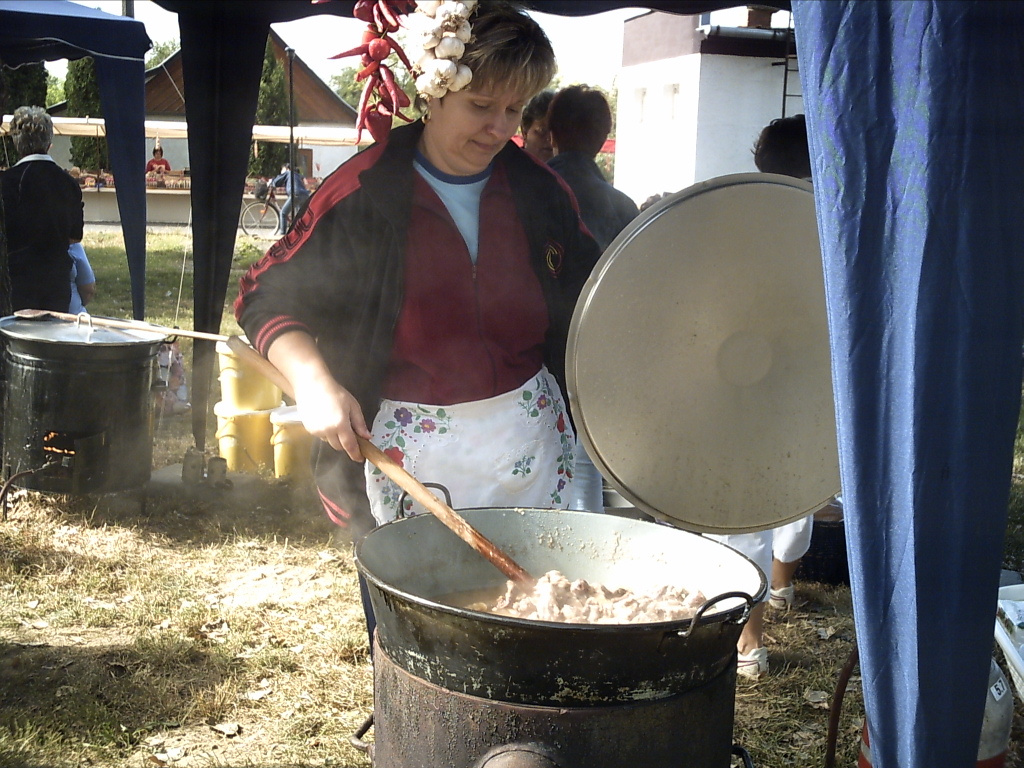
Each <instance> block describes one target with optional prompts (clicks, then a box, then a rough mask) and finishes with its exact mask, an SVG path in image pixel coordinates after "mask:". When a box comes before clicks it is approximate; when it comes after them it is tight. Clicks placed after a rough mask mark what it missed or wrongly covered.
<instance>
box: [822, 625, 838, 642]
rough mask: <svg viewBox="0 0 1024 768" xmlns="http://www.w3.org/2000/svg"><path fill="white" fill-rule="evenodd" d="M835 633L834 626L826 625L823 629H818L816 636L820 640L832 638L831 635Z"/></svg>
mask: <svg viewBox="0 0 1024 768" xmlns="http://www.w3.org/2000/svg"><path fill="white" fill-rule="evenodd" d="M835 633H836V628H835V627H826V628H825V629H819V630H818V637H820V638H821V639H822V640H830V639H832V635H834V634H835Z"/></svg>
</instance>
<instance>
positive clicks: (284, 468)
mask: <svg viewBox="0 0 1024 768" xmlns="http://www.w3.org/2000/svg"><path fill="white" fill-rule="evenodd" d="M270 423H271V424H272V425H273V435H272V436H271V438H270V442H271V443H272V444H273V446H274V475H275V477H290V478H292V479H295V480H306V479H309V478H310V477H312V475H313V471H312V469H311V467H310V466H309V455H310V453H311V452H312V450H313V436H312V435H311V434H309V432H307V431H306V428H305V427H304V426H302V420H301V419H300V418H299V412H298V408H297V407H296V406H294V405H286V406H282V407H280V408H275V409H274V410H273V411H271V412H270Z"/></svg>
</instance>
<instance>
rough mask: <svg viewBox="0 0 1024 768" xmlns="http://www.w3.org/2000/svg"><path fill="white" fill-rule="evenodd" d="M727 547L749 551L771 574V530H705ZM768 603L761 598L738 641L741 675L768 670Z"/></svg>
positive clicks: (738, 550)
mask: <svg viewBox="0 0 1024 768" xmlns="http://www.w3.org/2000/svg"><path fill="white" fill-rule="evenodd" d="M705 535H706V536H707V538H709V539H714V540H715V541H718V542H720V543H722V544H725V545H726V546H727V547H731V548H732V549H734V550H736V551H737V552H740V553H741V554H744V555H746V556H747V557H749V558H750V559H751V560H753V561H754V563H755V564H756V565H757V567H758V568H760V569H761V572H762V573H763V574H764V576H765V580H768V578H769V570H770V569H771V562H772V531H770V530H768V531H754V532H752V533H739V534H705ZM764 611H765V604H764V602H760V603H758V604H757V605H755V606H754V607H753V608H752V609H751V610H750V616H749V617H748V618H747V623H746V624H744V625H743V630H742V631H741V632H740V637H739V640H737V642H736V651H737V654H738V655H737V660H736V673H737V674H738V675H740V676H741V677H747V678H751V679H757V678H759V677H760V676H761V675H763V674H765V673H766V672H767V671H768V651H767V650H766V649H765V647H764Z"/></svg>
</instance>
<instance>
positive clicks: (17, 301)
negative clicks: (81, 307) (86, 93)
mask: <svg viewBox="0 0 1024 768" xmlns="http://www.w3.org/2000/svg"><path fill="white" fill-rule="evenodd" d="M11 137H12V138H13V140H14V148H15V149H16V150H17V151H18V154H19V155H21V159H20V160H18V162H17V163H15V164H14V165H13V166H11V167H10V168H8V169H7V170H6V171H4V172H3V173H2V174H0V195H3V211H4V221H3V228H4V230H5V232H6V234H7V249H8V251H7V260H8V273H9V277H10V281H11V297H10V298H11V309H12V310H14V311H16V310H19V309H49V310H53V311H56V312H67V311H68V307H69V306H70V304H71V282H70V281H69V279H68V276H69V275H70V274H71V263H72V262H71V256H70V255H69V254H68V246H70V245H71V244H72V243H77V242H80V241H81V239H82V232H83V229H84V227H85V212H84V207H83V204H82V190H81V188H80V187H79V186H78V182H76V181H75V180H74V179H73V178H71V176H70V174H68V172H67V171H65V170H64V169H63V168H61V167H60V166H59V165H57V164H56V163H55V162H54V161H53V158H52V157H50V155H49V154H48V153H49V151H50V145H51V144H52V143H53V122H52V121H51V120H50V116H49V115H48V114H47V113H46V110H45V109H43V108H42V107H18V109H16V110H15V111H14V115H13V117H12V118H11Z"/></svg>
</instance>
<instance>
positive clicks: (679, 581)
mask: <svg viewBox="0 0 1024 768" xmlns="http://www.w3.org/2000/svg"><path fill="white" fill-rule="evenodd" d="M459 512H460V514H461V515H463V516H464V517H465V518H466V520H467V521H468V522H469V523H470V524H471V525H472V526H474V527H475V528H477V529H478V530H479V531H480V532H481V533H482V534H483V535H484V536H486V537H487V538H488V539H490V540H491V541H493V542H494V543H495V544H496V545H497V546H498V547H499V548H501V549H502V550H503V551H504V552H506V553H507V554H508V555H509V556H510V557H512V559H513V560H515V561H516V562H517V563H519V565H521V566H522V567H523V568H525V569H526V570H527V571H528V572H530V573H531V574H532V575H534V576H540V575H542V574H544V573H545V572H547V571H549V570H553V569H557V570H560V571H562V572H563V573H564V574H566V576H568V577H569V578H570V579H580V578H582V579H586V580H587V581H589V582H591V583H593V584H604V585H605V586H608V587H612V588H614V587H628V588H631V589H634V590H644V591H646V590H652V591H653V589H656V588H657V587H660V586H663V585H665V584H670V585H676V586H683V587H686V588H689V589H699V590H701V591H702V592H703V593H704V595H705V596H706V597H707V598H708V599H709V602H710V605H708V606H707V607H706V609H704V610H702V612H701V613H699V614H698V616H697V617H695V618H694V619H693V620H690V619H686V620H679V621H670V622H659V623H650V624H562V623H554V622H543V621H529V620H523V619H516V618H511V617H507V616H498V615H495V614H490V613H484V612H480V611H472V610H468V609H465V608H459V607H456V606H455V605H453V604H451V602H449V601H450V598H451V596H452V595H454V594H457V593H464V592H467V591H475V590H484V589H489V588H494V589H499V588H501V586H502V585H503V584H504V583H505V579H504V576H503V575H502V574H501V573H499V572H498V571H497V570H496V569H495V568H494V566H492V565H491V564H490V563H489V562H488V561H486V560H485V559H484V558H482V557H481V556H480V555H479V554H478V553H477V552H476V551H475V550H473V549H472V548H470V547H467V546H466V545H465V543H464V542H462V541H461V540H460V539H458V538H457V537H456V536H455V535H454V534H453V533H452V532H451V531H449V530H448V529H447V528H446V527H445V526H444V525H443V524H441V523H440V522H439V521H438V520H437V519H436V518H434V517H433V516H431V515H419V516H416V517H411V518H407V519H404V520H396V521H394V522H391V523H388V524H386V525H383V526H381V527H379V528H376V529H374V530H373V531H371V532H370V533H369V534H367V536H366V537H364V538H363V539H362V540H361V541H360V542H359V543H358V545H357V546H356V555H355V559H356V566H357V567H358V568H359V570H360V572H361V573H362V574H363V575H364V576H365V578H366V580H367V582H368V583H369V586H370V599H371V602H372V604H373V610H374V614H375V616H376V618H377V643H378V646H379V647H380V648H381V649H382V650H383V651H384V652H385V653H386V654H387V655H388V657H389V658H390V659H391V660H393V661H394V662H395V663H396V664H397V665H398V666H399V667H401V668H403V669H405V670H407V671H408V672H410V673H411V674H413V675H416V676H417V677H419V678H422V679H423V680H426V681H428V682H430V683H434V684H436V685H439V686H441V687H443V688H446V689H448V690H451V691H457V692H461V693H466V694H470V695H473V696H478V697H481V698H485V699H494V700H500V701H504V702H512V703H520V704H533V705H539V706H563V707H566V706H601V705H608V706H611V705H617V704H621V703H628V702H637V701H651V700H657V699H661V698H666V697H670V696H675V695H678V694H680V693H684V692H686V691H689V690H692V689H696V688H698V687H700V686H703V685H705V684H707V683H708V682H709V681H713V680H715V679H718V678H719V676H720V675H721V674H722V673H723V671H725V670H726V669H727V668H728V666H729V665H734V664H735V663H736V662H735V658H736V641H737V639H738V637H739V634H740V631H741V629H742V626H743V624H744V622H745V621H746V619H747V616H748V614H749V609H750V607H751V606H752V605H753V604H754V603H756V602H757V601H760V600H761V599H762V598H763V597H764V593H765V590H766V588H767V585H766V582H765V579H764V576H763V574H762V573H761V571H760V569H759V568H758V567H757V566H756V565H755V564H754V563H753V562H751V561H750V560H749V559H747V558H746V557H744V556H743V555H740V554H738V553H737V552H735V551H734V550H732V549H729V548H728V547H725V546H724V545H721V544H719V543H717V542H714V541H710V540H708V539H705V538H703V537H701V536H698V535H696V534H692V533H688V532H686V531H682V530H678V529H675V528H670V527H668V526H664V525H660V524H656V523H650V522H645V521H641V520H631V519H627V518H621V517H616V516H613V515H603V514H596V513H590V512H573V511H565V510H548V509H468V510H459ZM721 679H726V678H721ZM728 679H729V680H730V681H731V680H732V678H731V677H728Z"/></svg>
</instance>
